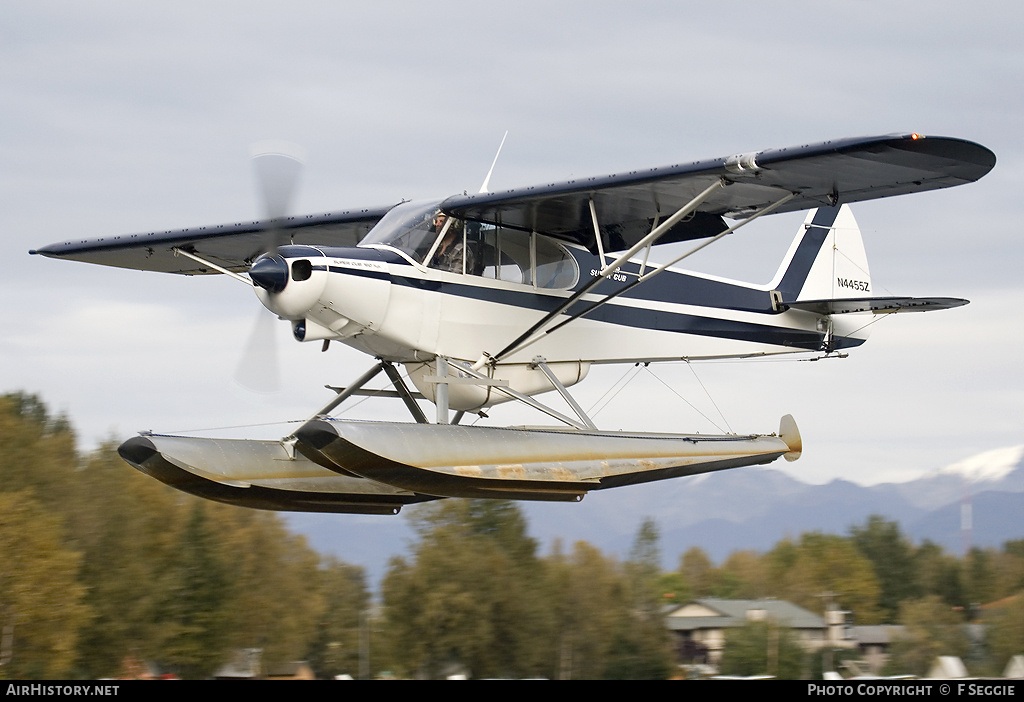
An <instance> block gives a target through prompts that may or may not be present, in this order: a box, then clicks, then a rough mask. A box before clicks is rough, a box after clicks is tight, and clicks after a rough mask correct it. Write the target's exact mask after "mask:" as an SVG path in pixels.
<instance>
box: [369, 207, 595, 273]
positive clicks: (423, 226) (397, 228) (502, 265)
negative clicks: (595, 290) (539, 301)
mask: <svg viewBox="0 0 1024 702" xmlns="http://www.w3.org/2000/svg"><path fill="white" fill-rule="evenodd" d="M439 204H440V203H439V202H437V201H430V202H423V201H419V202H405V203H402V204H401V205H397V206H396V207H394V208H393V209H392V210H391V211H390V212H388V213H387V214H386V215H384V217H383V218H381V220H380V221H379V222H377V225H376V226H375V227H374V228H373V229H372V230H370V233H369V234H367V235H366V238H365V239H363V240H362V241H361V242H360V246H366V245H372V244H383V245H386V246H391V247H393V248H396V249H399V250H401V251H404V252H405V253H406V254H407V255H408V256H409V257H410V258H411V259H412V260H414V261H416V262H417V263H421V264H423V265H426V266H429V267H430V268H437V269H439V270H444V271H448V272H450V273H460V274H465V275H475V276H480V277H482V278H491V279H493V280H501V281H504V282H507V283H518V284H521V285H532V286H534V287H538V288H571V287H572V286H573V285H575V284H576V281H577V280H578V279H579V268H578V266H577V265H576V259H574V258H573V257H572V256H571V255H570V254H569V252H568V251H566V249H565V248H564V247H562V246H561V245H560V244H556V243H555V242H553V241H551V240H550V239H548V238H546V237H543V236H540V235H537V234H531V233H529V232H524V231H520V230H518V229H508V228H505V227H501V226H495V225H493V224H484V223H481V222H472V221H463V220H460V219H456V218H454V217H448V216H447V215H445V214H444V213H443V212H441V210H440V209H439V207H438V206H439Z"/></svg>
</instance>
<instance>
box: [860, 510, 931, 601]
mask: <svg viewBox="0 0 1024 702" xmlns="http://www.w3.org/2000/svg"><path fill="white" fill-rule="evenodd" d="M850 535H851V537H852V538H853V543H854V545H855V546H856V547H857V550H859V551H860V552H861V553H862V554H863V555H864V556H865V557H866V558H867V559H868V560H869V561H870V562H871V567H872V570H873V571H874V573H875V577H876V578H877V580H878V587H879V595H878V606H879V608H880V609H881V614H882V616H883V617H884V619H885V620H886V621H893V620H894V619H895V618H896V615H897V613H898V612H899V607H900V603H901V602H903V601H904V600H909V599H913V598H915V597H920V595H921V587H920V584H919V582H918V580H917V578H916V572H915V568H914V558H913V556H914V547H913V545H912V544H911V543H910V542H909V541H908V540H907V539H906V538H905V537H904V536H903V534H902V533H901V532H900V526H899V524H897V523H896V522H891V521H887V520H885V519H883V518H882V517H880V516H878V515H872V516H871V517H869V518H868V521H867V523H866V524H865V525H864V526H862V527H856V526H855V527H852V528H851V529H850Z"/></svg>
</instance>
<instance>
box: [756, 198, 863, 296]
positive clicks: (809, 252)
mask: <svg viewBox="0 0 1024 702" xmlns="http://www.w3.org/2000/svg"><path fill="white" fill-rule="evenodd" d="M772 289H773V290H777V291H778V292H779V293H780V294H781V297H782V301H783V302H785V303H791V302H800V301H804V300H841V299H844V298H864V297H869V296H871V294H872V288H871V274H870V273H869V271H868V259H867V255H866V254H865V253H864V242H863V241H862V240H861V236H860V228H859V227H858V226H857V221H856V220H855V219H854V218H853V213H852V212H851V211H850V208H849V207H848V206H846V205H840V206H837V207H819V208H818V209H816V210H812V211H811V212H810V213H808V215H807V219H806V220H804V223H803V225H801V230H800V232H799V233H798V234H797V237H796V239H795V240H794V241H793V244H792V246H791V247H790V249H789V253H788V254H787V255H786V259H785V260H784V261H783V263H782V266H781V268H779V272H778V273H777V274H776V275H775V280H774V281H773V283H772Z"/></svg>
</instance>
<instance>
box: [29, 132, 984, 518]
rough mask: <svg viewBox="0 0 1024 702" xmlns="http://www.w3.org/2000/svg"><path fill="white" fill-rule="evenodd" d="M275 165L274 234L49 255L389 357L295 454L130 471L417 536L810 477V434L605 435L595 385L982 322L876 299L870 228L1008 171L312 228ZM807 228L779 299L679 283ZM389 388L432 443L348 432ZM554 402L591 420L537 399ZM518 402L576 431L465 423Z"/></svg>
mask: <svg viewBox="0 0 1024 702" xmlns="http://www.w3.org/2000/svg"><path fill="white" fill-rule="evenodd" d="M499 151H500V149H499ZM255 165H256V168H257V173H258V174H262V175H261V178H262V180H261V182H262V183H263V184H264V191H265V196H266V200H267V216H266V218H264V219H263V220H260V221H256V222H252V223H247V224H235V225H223V226H209V227H198V228H191V229H183V230H177V231H169V232H153V233H148V234H134V235H123V236H113V237H105V238H100V239H94V240H88V241H69V242H65V243H58V244H53V245H50V246H47V247H45V248H41V249H38V250H36V251H32V252H31V253H36V254H41V255H44V256H49V257H52V258H59V259H71V260H76V261H85V262H89V263H96V264H102V265H107V266H117V267H122V268H132V269H141V270H147V271H159V272H164V273H175V274H180V275H201V274H223V275H228V276H231V277H233V278H236V279H238V280H239V281H240V282H242V283H243V284H245V285H247V286H251V288H252V289H253V290H254V291H255V293H256V295H257V297H258V298H259V300H260V301H261V302H262V303H263V305H264V306H265V307H266V308H267V309H268V310H270V312H272V313H273V314H274V315H276V316H277V317H279V318H280V319H282V320H287V322H288V323H289V324H290V325H291V328H292V333H293V336H294V338H295V339H296V340H298V341H300V342H320V344H322V346H323V349H324V350H327V347H328V345H329V344H330V343H331V342H340V343H343V344H347V345H348V346H351V347H353V348H355V349H358V350H359V351H361V352H363V353H365V354H367V355H368V356H370V357H372V358H373V359H374V362H373V364H372V366H370V367H369V368H368V369H367V370H366V372H365V373H363V374H362V375H361V376H360V377H358V378H357V379H355V380H354V382H352V383H351V384H350V385H348V386H347V387H344V388H332V389H333V390H334V391H335V393H336V395H335V396H334V397H333V398H332V399H331V401H330V402H329V403H328V404H326V405H325V406H324V407H322V408H320V409H319V410H318V411H316V412H315V413H314V414H313V415H312V418H311V419H309V420H308V421H306V422H305V423H304V424H302V425H301V426H300V427H299V428H298V429H297V430H296V431H295V432H293V433H292V434H290V435H289V436H286V437H283V438H282V439H280V440H276V441H252V440H238V439H216V438H196V437H186V436H169V435H160V434H155V433H149V432H147V433H144V434H140V435H139V436H136V437H133V438H130V439H128V440H127V441H125V442H124V443H123V444H122V445H121V446H120V448H119V452H120V455H121V456H122V457H123V458H124V459H125V460H126V461H127V462H128V463H130V464H131V465H133V466H135V467H136V468H138V469H139V470H141V471H143V472H145V473H147V474H149V475H151V476H153V477H155V478H157V479H158V480H161V481H163V482H165V483H167V484H170V485H172V486H174V487H176V488H179V489H181V490H184V491H186V492H190V493H193V494H196V495H199V496H202V497H205V498H209V499H212V500H218V501H221V502H227V503H231V504H237V505H244V506H248V507H255V508H262V509H272V510H295V511H321V512H350V513H372V514H395V513H397V512H398V511H399V510H400V509H401V507H402V506H403V505H406V504H411V503H417V502H422V501H426V500H433V499H438V498H445V497H477V498H480V497H483V498H504V499H517V500H561V501H578V500H580V499H582V497H583V496H584V495H585V494H586V493H588V492H589V491H591V490H602V489H607V488H613V487H619V486H623V485H632V484H637V483H643V482H648V481H654V480H664V479H668V478H675V477H679V476H686V475H693V474H697V473H705V472H710V471H718V470H724V469H728V468H737V467H741V466H750V465H757V464H766V463H770V462H772V461H774V460H776V459H778V458H780V457H782V458H785V459H787V460H795V459H797V458H798V457H799V456H800V453H801V451H802V443H801V437H800V433H799V430H798V429H797V425H796V422H795V421H794V420H793V418H792V417H791V416H790V415H786V416H784V417H783V418H782V420H781V422H780V425H779V429H778V431H777V432H774V433H771V434H750V435H737V434H724V435H708V434H684V433H680V434H662V433H645V432H628V431H602V430H600V429H598V427H597V426H596V425H595V423H594V422H593V421H592V419H591V418H590V417H589V416H588V415H587V413H586V412H585V411H584V410H583V409H582V408H581V407H580V405H579V404H578V403H577V402H576V401H575V400H574V399H573V396H572V395H571V394H570V392H569V390H568V388H570V387H572V386H573V385H575V384H577V383H579V382H580V381H582V380H583V379H584V378H585V377H586V376H587V373H588V371H589V370H590V368H591V367H592V366H593V365H594V364H616V363H630V364H634V363H638V362H642V363H648V362H658V361H678V360H688V361H692V360H701V359H722V358H755V357H764V356H773V355H776V354H799V353H803V354H818V355H825V356H829V355H840V354H845V353H847V351H848V350H849V349H851V348H853V347H856V346H859V345H861V344H862V343H864V341H865V340H866V338H867V331H866V329H867V326H868V325H867V323H866V321H865V319H870V318H871V316H873V315H887V314H892V313H899V312H908V311H930V310H940V309H947V308H951V307H956V306H959V305H963V304H966V303H967V301H966V300H962V299H958V298H946V297H928V298H917V297H892V296H876V295H874V290H873V287H872V282H871V277H870V275H869V273H868V263H867V258H866V256H865V253H864V246H863V243H862V239H861V235H860V231H859V230H858V227H857V223H856V221H855V220H854V217H853V215H852V213H851V212H850V209H849V204H850V203H853V202H857V201H862V200H870V199H875V198H882V197H891V196H895V195H903V194H907V193H914V192H921V191H927V190H934V189H938V188H946V187H951V186H955V185H961V184H964V183H970V182H973V181H976V180H978V179H979V178H981V177H982V176H983V175H985V174H986V173H988V171H990V170H991V169H992V167H993V166H994V165H995V156H994V155H993V153H992V152H991V151H989V150H988V149H986V148H985V147H983V146H980V145H978V144H975V143H972V142H968V141H964V140H960V139H952V138H945V137H925V136H922V135H919V134H892V135H885V136H878V137H868V138H852V139H842V140H835V141H828V142H824V143H815V144H808V145H802V146H797V147H791V148H784V149H771V150H765V151H758V152H752V153H743V154H736V155H731V156H727V157H724V158H716V159H710V160H703V161H694V162H688V163H680V164H677V165H671V166H667V167H659V168H651V169H647V170H637V171H630V172H628V173H619V174H613V175H605V176H597V177H591V178H576V179H573V180H568V181H564V182H558V183H552V184H545V185H537V186H532V187H525V188H516V189H512V190H507V191H503V192H490V191H489V189H488V182H489V180H490V173H488V176H487V179H486V180H485V181H484V186H483V187H482V188H481V189H480V192H478V193H475V194H461V195H454V196H452V197H448V198H446V199H435V200H424V201H404V202H401V203H399V204H396V205H389V206H386V207H377V208H368V209H356V210H348V211H343V212H335V213H327V214H319V215H309V216H287V215H286V208H287V203H288V199H289V196H290V193H291V191H292V189H293V187H294V182H295V177H296V176H297V174H298V169H299V165H298V161H296V160H295V159H293V158H292V157H291V156H290V155H288V154H287V153H283V152H282V151H281V150H278V151H277V152H274V151H273V150H272V151H270V152H268V153H265V154H262V155H260V156H259V157H257V158H256V159H255ZM491 168H492V170H493V164H492V167H491ZM801 210H806V211H808V214H807V217H806V219H805V221H804V223H803V224H802V226H800V228H799V231H798V232H797V234H796V237H795V239H794V241H793V243H792V245H791V247H790V248H789V251H788V253H787V254H786V256H785V258H784V260H783V262H782V264H781V266H780V267H779V269H778V272H777V273H776V275H775V277H774V278H773V279H772V280H771V282H770V283H768V284H767V285H752V284H746V283H740V282H737V281H732V280H727V279H724V278H719V277H715V276H710V275H703V274H700V273H696V272H691V271H686V270H681V269H678V268H676V267H675V266H676V264H678V263H679V262H680V261H681V260H683V259H684V258H686V257H687V256H689V255H691V254H692V253H695V252H696V251H697V250H699V249H701V248H703V247H705V246H708V245H710V244H713V243H714V242H716V241H719V240H720V239H721V238H722V237H725V236H727V235H729V234H732V233H733V232H736V231H737V230H738V229H740V228H742V227H745V226H746V225H748V224H750V223H751V222H753V221H754V220H756V219H758V218H759V217H761V216H763V215H767V214H771V213H782V212H793V211H801ZM679 242H693V243H692V244H683V247H682V248H687V249H688V250H687V251H686V253H683V254H682V255H680V256H678V257H676V258H675V259H674V260H673V261H671V262H669V263H667V264H657V265H655V264H654V263H652V262H651V260H650V257H649V254H650V253H651V251H652V249H653V247H655V246H659V245H663V244H667V243H679ZM399 367H403V368H404V373H403V372H402V371H401V370H400V368H399ZM380 373H383V374H384V375H385V376H386V378H387V379H388V380H389V381H390V384H391V385H392V386H393V390H386V391H383V392H385V393H386V394H388V395H389V396H392V397H395V398H397V399H399V400H401V401H402V402H403V403H404V404H405V406H406V407H407V408H408V411H409V412H410V414H411V415H412V421H406V422H370V421H353V420H347V419H346V420H343V419H338V418H334V417H332V416H331V413H332V412H333V411H334V410H335V409H336V408H337V407H338V406H339V405H341V404H342V403H343V402H345V401H346V400H347V399H349V398H350V397H353V396H354V395H358V394H367V393H371V392H373V393H380V392H382V391H379V390H377V391H370V390H367V389H366V386H367V383H369V382H370V381H371V380H372V379H373V378H375V377H377V376H378V375H379V374H380ZM410 385H411V387H410ZM548 392H554V393H557V394H558V395H560V396H561V397H562V398H564V400H565V403H566V404H567V405H568V407H569V408H571V413H569V414H566V413H565V412H566V411H567V410H563V411H558V410H556V409H554V408H552V407H550V406H549V405H548V404H545V403H543V402H541V401H540V400H538V399H537V396H538V395H542V394H544V393H548ZM509 401H513V402H521V403H524V404H526V405H528V406H530V407H533V408H535V409H536V410H538V411H540V412H542V413H545V414H546V415H548V416H549V417H551V418H553V419H554V420H557V422H558V423H559V424H557V425H552V426H546V427H490V426H467V425H464V424H462V423H461V420H462V418H463V416H464V415H465V413H478V414H479V413H483V412H485V410H486V409H487V408H489V407H491V406H493V405H495V404H498V403H502V402H509ZM424 403H429V404H433V405H434V407H435V410H436V411H435V413H434V421H430V419H428V417H427V413H425V412H424V410H423V404H424ZM429 404H428V405H427V406H428V407H429Z"/></svg>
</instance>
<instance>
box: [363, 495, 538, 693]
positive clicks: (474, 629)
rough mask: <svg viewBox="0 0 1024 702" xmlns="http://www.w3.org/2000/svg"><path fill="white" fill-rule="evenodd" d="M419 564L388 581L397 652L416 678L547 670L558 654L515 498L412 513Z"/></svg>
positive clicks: (401, 665)
mask: <svg viewBox="0 0 1024 702" xmlns="http://www.w3.org/2000/svg"><path fill="white" fill-rule="evenodd" d="M413 525H414V528H415V530H416V533H417V535H418V537H419V541H418V543H417V544H416V545H415V546H414V548H413V560H412V561H411V562H409V561H407V560H406V559H404V558H396V559H392V562H391V564H390V566H389V568H388V573H387V575H386V577H385V580H384V583H383V584H382V590H383V599H384V612H385V615H384V616H385V619H384V627H385V629H386V636H387V638H388V644H389V645H388V651H389V652H390V653H389V658H390V661H391V662H392V664H393V665H394V667H395V668H397V669H399V670H401V671H404V672H405V673H406V674H409V675H416V676H421V677H430V678H432V677H442V676H444V675H445V674H446V673H448V672H450V671H455V670H461V671H464V672H468V673H469V674H470V675H472V676H474V677H504V676H509V677H524V676H533V675H539V674H543V673H544V672H545V671H546V667H545V666H546V665H548V662H549V661H550V660H551V655H550V654H551V651H550V650H548V649H546V648H545V646H544V643H543V642H545V641H549V640H550V637H549V636H548V626H549V621H550V618H549V617H548V616H546V611H545V607H546V602H547V598H545V597H544V596H543V592H541V591H539V588H538V583H539V582H541V577H540V576H541V570H540V564H539V562H538V560H537V557H536V554H535V550H536V544H535V542H534V540H533V539H531V538H530V537H529V536H527V534H526V524H525V520H524V519H523V517H522V514H521V512H520V511H519V508H518V507H517V506H516V505H515V504H514V503H511V502H501V501H490V500H446V501H444V502H438V503H432V504H428V505H423V506H421V507H419V508H418V509H417V510H414V511H413Z"/></svg>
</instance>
